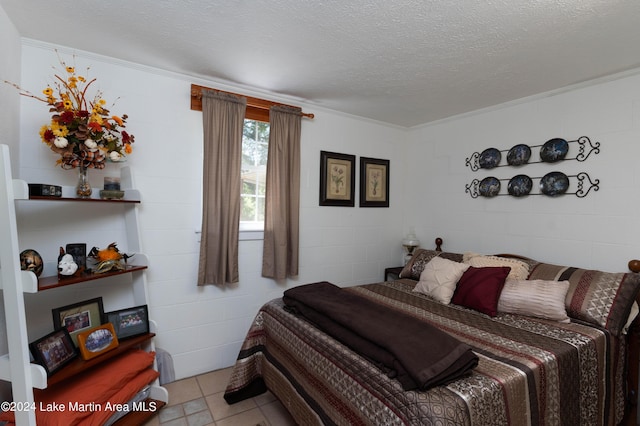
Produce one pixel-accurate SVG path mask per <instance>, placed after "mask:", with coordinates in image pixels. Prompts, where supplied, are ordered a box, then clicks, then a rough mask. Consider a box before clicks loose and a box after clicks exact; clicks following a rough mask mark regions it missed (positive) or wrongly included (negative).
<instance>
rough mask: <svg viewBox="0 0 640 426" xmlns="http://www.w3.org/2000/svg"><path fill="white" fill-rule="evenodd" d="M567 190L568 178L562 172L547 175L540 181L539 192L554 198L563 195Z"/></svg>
mask: <svg viewBox="0 0 640 426" xmlns="http://www.w3.org/2000/svg"><path fill="white" fill-rule="evenodd" d="M568 189H569V177H568V176H567V175H565V174H564V173H562V172H551V173H547V174H546V175H544V176H543V177H542V179H540V192H542V193H543V194H544V195H549V196H552V197H553V196H555V195H560V194H564V193H565V192H567V190H568Z"/></svg>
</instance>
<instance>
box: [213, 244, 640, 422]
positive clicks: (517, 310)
mask: <svg viewBox="0 0 640 426" xmlns="http://www.w3.org/2000/svg"><path fill="white" fill-rule="evenodd" d="M434 259H436V260H434ZM447 268H450V269H452V270H455V272H451V270H449V269H447ZM460 270H463V272H462V273H460V272H459V271H460ZM503 276H504V278H501V277H503ZM434 277H436V278H437V279H436V281H437V285H434ZM443 277H444V278H443ZM501 280H502V282H500V281H501ZM452 282H453V284H452ZM300 287H301V288H296V289H290V290H287V292H285V297H283V298H280V299H275V300H272V301H270V302H268V303H266V304H265V305H264V306H262V307H261V309H260V310H259V312H258V313H257V315H256V317H255V320H254V321H253V324H252V325H251V327H250V329H249V331H248V333H247V336H246V338H245V341H244V342H243V344H242V347H241V350H240V352H239V355H238V359H237V362H236V364H235V366H234V368H233V372H232V375H231V378H230V381H229V384H228V386H227V389H226V391H225V399H226V400H227V402H228V403H230V404H232V403H235V402H238V401H241V400H243V399H246V398H249V397H252V396H256V395H258V394H260V393H262V392H265V391H266V390H269V391H271V392H272V393H273V394H274V395H275V396H276V397H277V398H278V399H279V400H280V401H281V402H282V404H283V405H284V406H285V408H286V409H287V410H288V411H289V412H290V413H291V415H292V416H293V418H294V419H295V420H296V422H297V423H298V424H301V425H314V424H327V425H333V424H350V425H359V424H361V425H383V424H384V425H440V424H442V425H446V424H449V425H474V426H475V425H492V426H493V425H615V424H636V418H635V416H636V413H635V407H636V400H637V389H638V380H637V377H638V329H637V321H633V322H632V320H633V319H634V318H635V316H636V313H637V302H636V301H635V299H636V298H637V297H638V290H639V289H640V276H639V275H638V274H636V273H617V274H616V273H608V272H602V271H595V270H587V269H581V268H572V267H567V266H561V265H553V264H547V263H541V262H537V261H535V260H532V259H527V258H521V257H519V256H512V255H496V256H486V255H479V254H476V253H463V254H460V253H448V252H442V251H439V250H419V251H417V252H416V253H415V254H414V256H413V258H412V260H411V261H410V262H409V263H408V264H407V265H406V266H405V267H404V269H403V270H402V273H401V274H400V278H398V279H397V280H394V281H386V282H379V283H372V284H367V285H360V286H355V287H347V288H342V289H333V286H331V285H330V284H328V283H313V284H310V285H308V286H300ZM305 287H308V288H309V289H312V290H313V291H315V292H317V291H319V290H320V289H321V287H327V288H328V289H329V290H332V292H334V293H336V295H338V297H337V299H338V300H339V299H341V298H342V299H345V303H347V302H346V300H347V299H354V301H355V302H356V303H357V302H358V301H361V306H369V305H371V309H373V312H374V314H372V315H373V316H372V317H369V318H368V319H364V320H362V319H361V320H355V319H354V318H355V317H354V316H353V315H355V313H356V312H358V311H360V309H358V308H356V309H350V308H348V307H346V308H345V307H342V306H341V307H340V308H338V311H337V312H338V313H337V314H334V313H333V311H331V312H330V313H329V314H327V315H324V316H323V317H322V318H324V317H325V316H326V317H328V318H327V320H328V321H329V322H338V323H339V325H338V328H339V329H340V330H342V329H343V328H345V327H351V326H350V325H349V323H350V322H352V321H355V322H360V323H361V324H360V325H358V326H354V327H356V328H354V330H355V331H353V330H352V334H354V335H355V336H356V337H358V336H360V337H362V336H364V337H365V338H367V339H368V338H371V339H373V340H375V339H376V335H381V336H384V338H383V339H382V340H381V341H377V342H375V341H374V342H373V346H375V347H377V346H383V347H385V349H388V350H389V351H390V352H391V353H392V355H393V356H392V358H393V359H392V361H391V362H390V363H386V362H384V361H381V359H383V358H384V356H383V357H376V356H375V354H373V355H372V353H371V352H366V351H365V352H362V351H360V346H359V345H358V344H354V343H353V342H352V341H350V340H349V339H347V338H344V336H343V335H342V334H341V333H342V332H341V331H340V332H338V333H337V334H336V332H335V330H332V328H331V327H329V328H327V326H326V325H325V324H324V322H323V321H324V320H323V319H318V318H316V317H313V316H309V315H307V314H306V313H305V312H304V310H305V309H306V308H305V309H298V308H299V307H300V306H306V305H305V304H306V303H307V301H306V300H303V301H302V302H298V300H299V297H301V299H304V291H306V289H305ZM414 290H418V291H414ZM323 291H324V290H323ZM479 292H482V293H479ZM330 293H331V292H330ZM318 294H321V293H310V294H309V295H308V296H307V299H308V300H310V302H308V303H310V304H311V303H313V300H315V299H323V298H324V296H318ZM340 295H342V296H343V297H340ZM332 297H333V296H332ZM294 299H295V300H296V301H295V303H294V302H292V300H294ZM445 302H447V303H445ZM634 302H635V303H634ZM296 303H301V305H296ZM340 303H342V302H340ZM334 304H335V303H334V302H333V301H332V302H330V303H327V304H325V305H329V306H334ZM324 309H325V306H312V307H310V308H309V310H310V311H313V312H315V313H316V314H317V313H318V312H321V311H323V312H324ZM368 309H369V308H366V309H364V311H365V312H367V310H368ZM378 309H380V310H384V311H376V310H378ZM375 312H386V313H388V314H382V315H380V314H378V317H382V318H384V319H387V318H388V319H389V322H393V325H391V326H390V327H391V329H392V330H393V328H394V327H395V329H396V330H405V327H403V326H398V323H396V322H395V321H396V317H398V318H402V316H405V317H406V318H407V321H408V322H407V324H411V325H410V326H409V325H407V329H408V330H416V328H415V326H416V322H417V323H422V324H424V328H425V329H431V328H436V329H438V330H439V332H442V331H444V332H445V333H446V334H447V335H449V336H450V338H451V339H453V340H455V342H459V343H460V344H461V345H462V346H463V347H469V348H471V350H472V352H473V354H474V356H476V357H477V362H476V363H475V365H472V368H466V369H465V370H464V371H462V373H461V374H457V375H453V376H450V377H445V378H444V380H441V381H440V382H420V381H416V382H415V383H417V384H415V383H414V384H413V385H409V384H407V382H406V381H404V380H402V375H401V374H399V373H398V370H397V369H395V368H394V367H393V365H395V364H394V363H396V362H397V361H398V360H400V363H404V362H405V361H404V359H405V358H404V356H405V355H407V356H408V357H409V361H407V362H409V363H411V362H413V361H416V360H417V361H419V358H420V355H422V354H425V356H424V358H425V359H426V358H428V356H427V354H428V353H429V351H430V350H431V349H432V348H433V347H434V346H438V347H439V346H440V344H438V345H434V344H433V342H434V341H436V340H432V339H430V338H428V337H427V338H425V337H423V336H420V338H419V339H417V340H419V341H418V342H416V341H415V340H416V339H413V341H412V343H411V345H410V347H409V348H408V349H407V348H406V345H405V347H403V349H402V350H401V351H400V352H399V350H398V349H397V347H391V346H390V345H391V343H389V345H387V342H388V341H395V340H400V339H399V338H398V339H396V338H394V337H395V336H392V335H391V334H389V332H388V331H384V330H383V329H382V327H384V325H383V324H382V323H383V322H385V321H382V322H376V321H375V320H372V319H371V318H375V317H376V314H375ZM387 315H388V316H387ZM343 317H344V318H343ZM367 323H371V324H373V325H374V327H379V328H378V329H377V330H373V332H372V331H371V330H367V329H366V328H357V327H360V326H361V327H365V326H366V324H367ZM381 324H382V325H381ZM377 331H379V333H377ZM419 331H421V330H419ZM397 334H398V335H402V334H403V333H400V332H398V333H397ZM404 334H407V333H404ZM369 336H371V337H369ZM390 336H391V337H390ZM412 336H415V334H414V332H413V331H411V336H409V337H408V338H409V339H411V337H412ZM394 344H395V343H394ZM387 346H389V348H387ZM401 347H402V346H401ZM416 355H418V356H416ZM385 356H386V355H385ZM428 359H429V362H428V364H430V365H425V366H419V367H417V370H416V371H418V373H417V375H418V376H420V374H422V373H424V372H425V371H428V370H431V367H432V366H433V365H435V364H433V362H432V361H431V358H428ZM420 369H422V370H420ZM420 377H422V376H420ZM425 383H426V384H425Z"/></svg>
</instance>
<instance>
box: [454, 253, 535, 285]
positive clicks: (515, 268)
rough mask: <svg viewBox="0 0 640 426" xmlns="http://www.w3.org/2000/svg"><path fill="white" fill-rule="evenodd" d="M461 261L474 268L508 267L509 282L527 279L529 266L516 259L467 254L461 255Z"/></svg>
mask: <svg viewBox="0 0 640 426" xmlns="http://www.w3.org/2000/svg"><path fill="white" fill-rule="evenodd" d="M462 261H463V262H464V263H466V264H469V265H471V266H475V267H476V268H483V267H486V266H508V267H510V268H511V272H510V273H509V278H508V279H510V280H526V279H527V278H528V277H529V265H527V264H526V263H525V262H523V261H521V260H518V259H510V258H508V257H500V256H484V255H482V254H478V253H471V252H467V253H464V254H463V255H462Z"/></svg>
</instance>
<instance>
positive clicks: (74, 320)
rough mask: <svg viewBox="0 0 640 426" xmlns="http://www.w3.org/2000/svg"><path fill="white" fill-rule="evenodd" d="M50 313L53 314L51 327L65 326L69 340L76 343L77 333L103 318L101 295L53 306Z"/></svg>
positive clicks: (96, 324)
mask: <svg viewBox="0 0 640 426" xmlns="http://www.w3.org/2000/svg"><path fill="white" fill-rule="evenodd" d="M51 313H52V315H53V327H54V328H55V329H58V328H63V327H64V328H66V329H67V331H68V332H69V335H70V336H71V340H72V341H73V343H74V344H76V345H77V344H78V339H77V335H78V333H80V332H81V331H83V330H87V329H90V328H93V327H96V326H98V325H101V324H102V319H103V318H104V308H103V306H102V297H97V298H95V299H89V300H84V301H82V302H78V303H74V304H71V305H67V306H62V307H60V308H54V309H52V310H51Z"/></svg>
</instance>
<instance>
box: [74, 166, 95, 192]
mask: <svg viewBox="0 0 640 426" xmlns="http://www.w3.org/2000/svg"><path fill="white" fill-rule="evenodd" d="M91 192H93V190H92V189H91V184H89V178H88V177H87V168H86V167H78V185H77V186H76V197H78V198H91Z"/></svg>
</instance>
